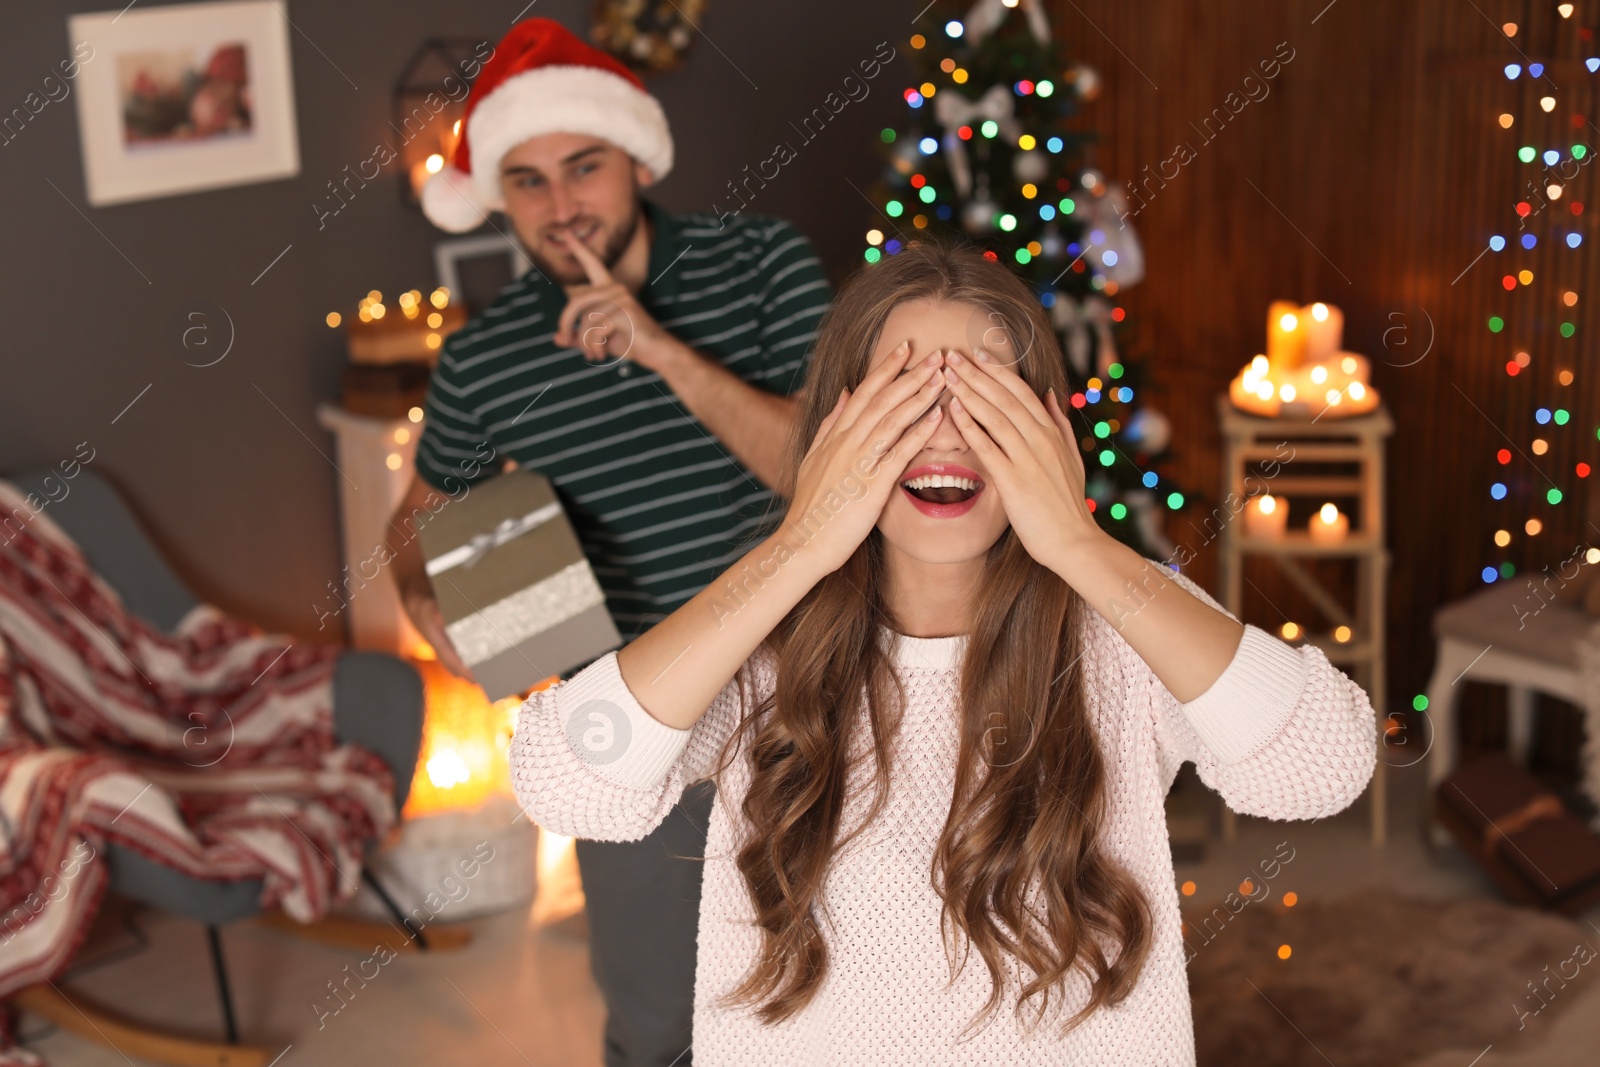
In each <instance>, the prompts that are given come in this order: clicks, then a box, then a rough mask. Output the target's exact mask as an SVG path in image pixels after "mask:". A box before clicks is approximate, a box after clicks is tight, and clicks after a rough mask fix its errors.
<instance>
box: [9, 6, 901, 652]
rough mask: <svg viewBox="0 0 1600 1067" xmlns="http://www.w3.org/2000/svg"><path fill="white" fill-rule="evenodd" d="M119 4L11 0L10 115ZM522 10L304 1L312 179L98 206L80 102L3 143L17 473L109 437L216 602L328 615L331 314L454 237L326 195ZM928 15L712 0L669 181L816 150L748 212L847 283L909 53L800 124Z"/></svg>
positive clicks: (107, 442)
mask: <svg viewBox="0 0 1600 1067" xmlns="http://www.w3.org/2000/svg"><path fill="white" fill-rule="evenodd" d="M120 6H121V4H120V3H104V2H102V3H99V4H78V3H52V2H45V0H39V2H32V3H28V4H15V5H7V11H6V12H5V14H4V16H3V20H4V21H3V23H0V26H3V29H0V41H3V44H0V55H3V57H4V62H0V114H5V113H9V112H10V111H11V109H12V108H13V107H15V106H20V105H21V104H22V103H23V101H24V99H25V98H26V97H27V96H28V94H29V93H30V92H37V91H39V89H40V86H41V83H42V82H43V80H44V79H45V78H46V77H47V76H48V75H50V74H51V73H52V72H53V71H55V69H56V67H57V64H58V63H59V62H60V61H61V60H62V59H64V58H66V57H67V56H68V55H69V52H70V43H69V41H68V36H67V25H66V20H67V17H68V16H69V15H71V14H74V13H78V12H83V11H94V10H107V9H112V8H116V7H120ZM142 6H144V5H141V7H142ZM519 7H520V2H519V0H511V2H501V3H486V2H482V0H465V2H459V3H451V4H441V3H438V2H431V3H423V2H419V0H391V2H387V3H377V2H372V0H332V2H323V3H309V2H306V0H291V2H290V3H289V4H288V11H289V17H290V18H292V19H293V22H294V26H295V27H296V30H292V31H291V34H290V40H291V42H292V49H293V68H294V82H295V95H296V105H297V111H298V116H297V117H298V123H299V143H300V156H301V169H300V174H299V175H298V176H297V177H295V178H293V179H288V180H280V181H274V182H268V183H264V184H257V185H247V186H240V187H236V188H232V189H225V190H219V191H215V192H205V193H196V194H190V195H184V196H176V197H170V198H165V199H160V200H150V201H144V202H141V203H135V204H128V205H121V206H115V207H108V208H92V207H89V206H88V204H87V202H86V200H85V197H84V186H83V172H82V165H81V161H80V158H79V150H78V129H77V127H78V120H77V113H76V103H77V102H76V100H75V99H73V98H72V97H68V98H66V99H64V100H61V101H60V102H58V103H51V104H49V105H47V106H46V107H45V108H44V109H43V110H42V111H41V112H40V113H39V114H38V115H37V116H36V117H35V118H34V120H33V121H32V122H30V123H29V124H28V125H27V126H26V128H25V129H24V130H23V131H22V133H21V134H20V135H18V136H17V137H16V138H15V139H14V140H12V141H10V142H9V143H7V144H4V145H0V204H3V205H4V206H3V208H0V292H3V293H4V294H5V307H6V309H7V310H6V313H5V323H4V332H3V340H0V471H15V470H21V469H24V468H29V467H34V466H52V465H55V464H57V463H59V462H61V461H64V460H69V459H71V458H72V457H73V456H74V453H75V452H78V451H79V447H78V446H79V443H80V442H88V448H92V449H93V450H94V457H95V458H94V460H93V462H92V464H91V465H92V467H93V468H94V469H95V470H97V471H99V472H100V473H102V474H103V475H105V476H107V477H108V478H110V479H111V480H112V481H113V483H114V484H115V485H116V486H117V487H118V488H119V489H121V490H122V492H123V495H124V496H125V497H126V498H127V499H129V500H130V502H131V503H132V505H133V507H134V508H135V510H136V511H137V513H138V515H139V517H140V519H141V520H142V521H143V523H144V525H145V526H146V528H147V529H149V530H150V532H151V533H152V535H153V536H154V538H155V540H156V541H157V543H158V544H159V546H160V547H161V549H162V550H163V552H164V554H165V555H166V556H167V558H168V559H170V560H171V561H172V563H173V565H174V567H175V568H176V569H177V571H178V572H179V574H180V575H181V576H182V577H183V578H184V579H185V580H186V581H187V582H188V583H189V584H190V585H191V586H192V587H193V588H194V589H195V590H196V591H197V592H198V593H199V594H200V595H201V596H202V597H204V598H206V599H208V600H211V601H212V602H214V603H217V604H220V605H221V606H223V607H224V608H226V609H228V610H230V611H234V612H236V613H238V614H240V615H243V616H245V617H247V618H250V619H252V620H254V621H256V622H258V623H260V624H261V625H263V626H266V627H269V628H272V629H280V630H286V631H288V632H291V633H297V634H302V635H307V636H309V635H310V634H312V633H314V632H315V629H316V627H315V616H314V614H313V611H312V605H313V604H314V603H317V602H319V601H321V600H322V598H323V597H324V596H325V595H326V589H325V584H326V583H327V582H328V581H330V580H333V579H336V578H337V577H338V575H339V568H340V565H341V559H340V554H339V531H338V513H337V507H338V496H337V481H338V479H339V475H338V474H337V473H336V472H335V470H334V469H333V467H332V466H331V465H330V460H329V459H328V458H325V457H329V456H331V455H332V453H333V442H332V439H331V438H330V436H329V435H328V434H327V433H326V432H325V431H324V430H322V428H321V427H320V426H319V425H318V424H317V422H316V419H315V415H314V412H315V408H316V406H317V404H318V403H320V402H323V401H327V400H330V399H332V398H334V397H335V396H336V394H337V391H338V376H339V370H340V368H341V366H342V365H343V364H344V361H345V357H344V350H343V343H342V335H341V334H339V333H336V332H335V331H332V330H329V329H328V328H327V327H326V326H325V325H324V324H323V321H322V320H323V316H324V315H325V314H326V313H327V312H328V311H329V310H332V309H335V308H339V309H345V308H348V307H350V306H353V304H354V302H355V300H356V299H358V298H359V296H360V295H361V294H362V293H365V292H366V291H367V290H368V289H372V288H376V289H380V290H382V291H384V292H388V293H392V292H395V291H398V290H402V289H407V288H411V287H413V286H422V287H425V286H426V285H427V284H428V283H429V282H431V280H432V258H431V255H432V247H433V243H434V241H436V240H438V239H439V238H440V237H442V236H445V235H443V234H441V233H439V232H438V231H436V230H434V229H433V228H432V227H431V226H430V225H429V224H428V223H427V222H426V221H425V220H424V219H423V218H422V216H421V214H420V213H419V212H417V211H415V210H413V209H408V208H406V207H404V206H403V205H402V204H401V203H400V202H399V198H398V195H397V193H396V188H395V187H396V184H397V183H398V181H399V179H398V178H395V177H393V176H392V175H391V174H389V173H387V172H386V173H385V175H384V176H383V177H382V178H380V180H379V182H377V183H375V184H374V185H372V186H371V187H370V188H368V189H367V190H364V191H363V192H362V193H361V194H360V196H359V197H358V198H357V199H356V200H354V202H352V203H351V204H350V205H349V206H348V207H346V208H345V209H344V210H343V211H342V212H341V213H340V214H339V215H338V216H337V217H335V218H332V219H329V220H327V226H326V228H325V229H323V230H322V231H320V232H319V231H318V229H317V219H316V215H315V213H314V212H313V210H312V206H311V205H312V204H313V203H314V202H316V201H317V200H318V198H319V196H320V195H321V194H322V193H323V192H324V191H325V183H326V182H327V181H328V180H329V179H331V178H334V177H335V176H336V175H338V174H339V172H340V171H341V169H342V168H343V167H344V166H346V165H347V164H349V165H352V166H354V165H355V164H357V163H359V162H360V161H362V160H364V159H366V158H367V157H368V156H369V155H370V154H371V152H372V148H373V145H374V144H375V143H377V141H378V140H380V139H383V138H385V136H386V131H387V124H388V121H389V115H390V87H391V85H392V84H393V82H394V80H395V78H396V76H397V75H398V73H399V72H400V69H401V67H402V66H403V64H404V63H405V61H406V59H407V58H408V57H409V56H410V54H411V53H412V51H413V50H414V49H415V48H416V47H417V45H418V44H420V43H421V42H422V41H423V40H424V39H425V38H427V37H430V36H450V37H476V38H486V39H492V40H498V39H499V37H500V35H501V34H503V33H504V32H505V30H506V29H507V28H508V26H509V20H510V19H511V18H512V17H513V16H514V15H515V14H516V12H517V10H518V8H519ZM918 7H920V4H910V5H901V4H898V3H896V4H887V3H874V4H862V3H856V2H852V0H820V2H815V3H811V4H779V3H772V2H762V3H757V2H754V0H746V2H738V0H712V2H711V5H710V10H709V12H708V14H707V16H706V18H705V19H704V20H703V22H702V28H703V29H704V30H705V31H706V33H707V34H708V35H709V38H708V39H705V38H703V39H700V40H698V41H697V42H696V44H695V46H694V49H693V51H692V52H691V54H690V59H689V61H688V63H687V65H686V66H685V67H684V68H683V69H682V70H679V71H676V72H673V73H671V74H667V75H663V76H660V77H657V78H655V79H653V80H652V81H651V82H650V83H649V84H650V88H651V91H652V92H654V93H655V94H656V95H657V96H658V97H659V98H660V99H661V101H662V103H663V105H664V107H665V108H666V111H667V115H668V118H669V121H670V122H671V124H672V128H673V134H674V138H675V141H676V150H677V162H676V165H675V169H674V171H673V173H672V174H671V176H670V177H668V178H667V179H666V180H665V181H664V182H662V183H661V184H659V185H658V186H656V187H655V188H654V190H653V192H652V195H653V196H655V197H656V198H657V199H659V200H660V201H661V202H663V203H665V204H667V205H668V206H670V207H674V208H678V209H698V210H706V209H709V208H710V207H711V205H712V204H713V202H715V201H717V200H718V199H719V198H720V197H721V196H722V195H723V192H724V187H725V184H726V183H727V182H728V181H729V180H730V179H732V178H735V177H737V176H739V175H740V173H741V171H742V169H743V167H744V166H745V165H746V164H749V165H750V166H752V168H753V167H754V166H755V165H756V164H757V163H759V162H760V161H761V160H764V159H766V158H767V157H768V156H769V155H771V153H772V149H773V147H774V145H775V144H776V142H777V141H778V140H779V139H787V140H789V141H790V143H791V144H793V145H795V147H796V148H797V150H798V157H797V158H796V159H795V160H794V161H793V162H791V163H790V164H789V165H787V166H786V167H784V169H783V170H782V172H781V173H780V175H779V176H778V178H777V179H776V180H775V181H773V182H772V183H771V184H770V185H769V186H768V188H766V189H765V190H763V191H762V192H761V194H760V196H759V198H758V199H757V201H756V202H755V203H753V204H752V205H751V208H750V210H751V211H753V212H761V213H770V214H781V215H785V216H787V217H789V218H791V219H793V220H794V221H795V222H796V223H797V224H798V225H799V226H800V227H801V229H802V230H804V231H805V232H806V233H807V234H808V235H809V236H810V237H811V238H812V240H813V241H814V242H815V243H816V245H817V247H818V249H819V251H820V252H821V254H822V256H823V259H824V261H825V262H826V263H827V264H828V267H829V270H830V272H831V273H833V274H834V276H835V280H836V281H837V280H839V279H840V278H841V277H842V275H843V274H844V273H845V272H847V271H848V270H849V269H851V268H853V266H854V263H855V256H856V252H857V248H858V242H859V240H860V236H859V235H860V234H862V233H863V232H864V231H865V230H866V228H867V226H868V225H869V223H870V221H871V219H872V210H871V208H870V206H869V205H868V204H867V203H866V202H865V201H863V200H862V199H861V197H860V196H858V195H857V194H856V192H854V191H853V190H852V189H851V187H850V185H849V184H847V179H848V181H849V182H853V183H854V184H855V185H856V186H857V187H859V188H861V189H863V190H865V189H867V188H869V187H870V184H871V182H872V181H873V179H874V178H875V177H876V176H877V174H878V173H879V170H880V163H879V158H878V156H877V155H876V152H875V148H876V141H877V138H876V135H875V131H876V130H877V129H879V128H880V127H882V126H883V125H886V124H889V123H891V122H894V121H896V120H897V119H898V118H899V117H900V115H901V114H902V111H903V105H902V104H900V103H899V98H898V93H899V91H900V89H901V88H903V82H904V78H905V77H906V76H907V75H906V71H907V70H908V69H909V68H908V65H907V63H906V61H905V60H904V59H903V58H898V59H896V60H894V61H893V62H892V63H891V64H890V65H889V67H888V69H887V70H885V71H884V72H883V73H881V74H879V76H878V78H877V79H876V80H875V81H874V82H871V83H869V88H870V92H869V94H868V95H867V96H865V97H864V98H862V99H860V100H859V101H853V102H851V103H849V104H848V105H847V106H845V107H844V108H843V110H842V111H841V112H840V113H839V115H838V116H837V118H835V119H834V121H833V122H832V123H831V124H830V125H829V126H828V127H827V128H826V130H825V131H824V132H823V133H822V135H821V136H819V137H817V138H816V140H814V141H812V142H811V143H809V144H806V145H805V146H804V147H801V142H800V139H799V137H798V135H796V134H795V133H794V131H793V130H792V129H791V128H790V127H789V123H790V122H791V121H793V122H796V123H798V122H799V120H800V119H801V118H802V117H803V116H804V115H806V114H808V113H809V112H810V111H811V109H812V108H813V107H816V106H819V105H820V104H821V103H822V101H823V98H824V97H826V96H827V95H828V94H829V93H830V92H833V91H836V90H839V89H840V87H841V82H842V80H843V79H844V78H845V77H846V76H847V75H849V74H851V73H852V72H853V71H854V70H855V67H856V64H857V63H858V62H859V61H860V60H863V59H866V58H867V57H869V56H871V55H872V53H873V51H874V49H875V48H876V47H877V46H878V43H879V42H881V41H885V40H887V41H889V42H890V43H891V44H892V45H893V47H894V48H895V49H896V50H897V51H898V52H900V53H902V54H903V53H904V51H905V49H906V47H907V45H906V43H905V39H906V36H907V35H908V34H909V32H910V19H911V17H912V15H914V14H915V13H916V11H917V9H918ZM592 8H593V4H592V3H590V2H589V0H543V2H541V3H539V4H538V5H537V7H534V8H533V9H532V10H531V11H530V14H539V15H544V16H547V17H551V18H556V19H559V20H560V21H561V22H563V23H564V24H566V25H567V26H568V27H569V28H571V29H574V30H576V31H578V32H580V33H585V32H586V31H587V27H588V19H589V17H590V12H591V10H592ZM902 8H903V10H902ZM713 42H714V46H713ZM335 64H336V65H337V69H336V67H335ZM341 71H342V73H341ZM347 78H348V80H346V79H347ZM752 80H753V82H754V85H752ZM352 82H353V83H354V85H355V86H356V88H353V87H352V84H351V83H352ZM52 186H54V187H52ZM286 245H292V247H291V248H290V250H289V251H288V253H287V254H285V255H284V256H283V258H282V259H281V260H279V261H278V262H277V264H276V265H275V266H273V267H272V269H271V270H270V271H268V272H267V273H266V275H265V276H264V277H262V278H261V279H260V281H259V282H257V283H255V284H252V279H255V278H256V277H257V276H258V275H260V274H261V272H262V270H263V269H264V268H265V267H266V266H267V265H268V264H269V263H271V262H272V260H273V257H275V256H277V255H278V254H279V253H280V252H282V251H283V249H284V247H285V246H286ZM196 300H209V301H212V302H213V303H214V304H216V305H219V306H220V307H222V308H224V309H225V310H226V311H227V313H228V315H229V316H230V317H231V318H232V320H233V323H234V326H235V329H236V342H235V344H234V347H233V349H232V351H231V352H230V353H229V355H228V356H227V358H226V359H224V360H222V361H221V362H220V363H218V364H216V365H215V366H210V367H205V368H197V367H193V366H188V365H186V364H185V363H184V362H183V361H182V360H181V359H180V358H179V356H178V354H177V351H176V350H175V343H176V336H177V329H176V328H175V327H174V325H173V322H174V320H175V318H176V317H177V316H178V315H180V314H181V313H182V312H183V311H184V310H185V309H187V308H190V307H192V306H194V305H193V302H194V301H196ZM147 386H148V387H149V388H148V390H147V391H146V387H147ZM141 391H144V392H143V395H142V396H140V394H141ZM135 397H139V400H138V402H137V403H135V404H134V405H133V406H132V407H131V408H129V409H128V410H127V411H126V413H125V414H122V415H121V416H120V418H119V417H118V415H119V412H123V410H124V408H126V407H127V405H128V404H129V402H130V401H132V400H133V399H134V398H135ZM113 419H116V420H117V421H116V422H115V423H113V421H112V420H113ZM81 454H87V449H84V450H83V451H82V453H81Z"/></svg>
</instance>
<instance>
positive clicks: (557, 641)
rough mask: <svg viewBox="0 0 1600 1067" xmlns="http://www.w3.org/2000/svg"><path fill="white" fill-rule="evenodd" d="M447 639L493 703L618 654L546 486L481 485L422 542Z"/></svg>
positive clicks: (499, 479)
mask: <svg viewBox="0 0 1600 1067" xmlns="http://www.w3.org/2000/svg"><path fill="white" fill-rule="evenodd" d="M419 536H420V539H421V543H422V552H423V555H424V556H426V557H427V560H428V564H427V570H428V577H429V579H430V580H431V581H432V583H433V589H434V593H435V594H436V595H437V596H438V598H439V610H440V612H441V613H442V614H443V615H444V620H445V632H446V633H448V634H449V635H450V640H451V642H452V643H453V644H454V645H455V647H456V651H457V652H459V653H461V658H462V659H463V660H464V661H465V662H466V664H467V666H468V667H470V668H471V669H472V674H473V677H474V678H476V679H477V681H478V684H479V685H481V686H483V688H484V691H485V692H486V693H487V694H488V696H489V699H490V700H499V699H501V698H503V697H508V696H512V695H514V694H520V693H522V692H525V691H526V690H528V689H530V688H531V687H533V686H534V685H536V684H538V683H539V682H540V681H542V680H544V679H545V678H548V677H550V676H551V675H553V674H561V673H563V672H565V671H568V670H571V669H572V668H573V667H578V666H581V665H583V664H585V663H587V662H589V661H590V660H592V659H595V658H597V657H599V656H603V655H604V654H605V653H607V652H609V651H611V650H612V649H614V648H617V647H619V646H621V644H622V636H621V635H620V634H619V633H618V632H617V627H616V624H615V623H613V622H612V621H611V615H610V614H609V613H608V612H607V611H606V604H605V595H604V594H603V593H602V592H601V590H600V583H599V582H598V581H596V580H595V576H594V571H593V570H591V569H590V567H589V561H588V560H587V559H586V558H584V555H583V549H582V547H581V546H580V545H579V544H578V538H577V536H576V535H575V534H574V533H573V532H572V525H571V524H570V523H569V522H568V521H567V517H566V514H565V512H563V511H562V509H561V504H560V502H559V501H558V500H557V499H556V494H555V490H554V489H553V488H551V485H550V481H549V479H547V478H545V477H544V476H543V475H540V474H535V473H533V472H531V471H513V472H511V473H509V474H501V475H498V476H496V477H493V478H489V479H486V480H485V481H482V482H479V483H477V484H476V485H474V486H472V488H471V489H470V490H469V491H468V492H467V494H466V495H465V496H464V497H462V498H461V499H460V500H456V501H452V502H451V503H449V504H447V505H445V506H444V507H443V508H441V509H440V510H439V512H438V514H436V515H434V516H433V517H432V518H431V519H430V520H429V521H428V522H427V523H426V524H424V525H423V526H422V528H421V530H420V532H419Z"/></svg>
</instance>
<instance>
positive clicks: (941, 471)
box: [900, 463, 984, 519]
mask: <svg viewBox="0 0 1600 1067" xmlns="http://www.w3.org/2000/svg"><path fill="white" fill-rule="evenodd" d="M983 490H984V483H983V480H982V479H981V478H979V477H978V475H977V473H976V472H974V471H970V470H968V469H967V468H966V467H961V466H957V465H955V464H953V463H926V464H924V465H922V466H920V467H918V468H916V469H915V470H912V471H908V472H906V475H905V476H904V477H903V478H901V479H900V491H901V492H902V493H904V494H905V495H906V499H907V500H909V501H910V502H911V506H912V507H914V508H916V509H917V510H918V511H920V512H922V514H924V515H926V516H928V517H929V518H932V519H953V518H956V517H957V516H960V515H965V514H966V513H967V512H969V511H971V510H972V508H973V506H974V505H975V504H976V503H977V502H978V497H979V496H980V495H982V493H983Z"/></svg>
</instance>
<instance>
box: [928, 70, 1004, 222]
mask: <svg viewBox="0 0 1600 1067" xmlns="http://www.w3.org/2000/svg"><path fill="white" fill-rule="evenodd" d="M1012 103H1013V101H1012V95H1011V86H1009V85H991V86H990V87H989V91H988V92H986V93H984V94H983V95H982V96H980V97H978V99H976V100H968V99H967V98H966V97H964V96H962V95H961V94H960V93H958V92H956V91H955V90H954V89H945V90H944V91H942V92H940V93H939V94H938V95H937V96H935V97H934V98H933V113H934V116H935V117H936V118H938V120H939V125H941V126H943V127H944V138H943V140H944V151H945V154H946V155H947V156H948V157H949V158H950V177H951V178H952V179H953V180H954V181H955V183H956V192H958V193H960V194H961V195H962V197H966V196H968V195H969V194H971V192H972V166H971V164H970V163H968V162H967V142H965V141H963V140H962V139H961V138H960V137H959V136H958V135H957V134H956V130H957V129H959V128H960V127H962V126H977V125H980V124H981V123H982V122H983V120H985V119H993V120H994V121H995V122H996V123H998V124H999V126H1000V132H1001V134H1002V135H1004V137H1005V139H1006V140H1008V141H1013V142H1014V141H1016V140H1017V138H1019V137H1021V136H1022V127H1021V125H1020V124H1019V123H1018V122H1017V115H1016V111H1015V109H1014V108H1013V106H1012Z"/></svg>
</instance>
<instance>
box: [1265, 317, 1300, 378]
mask: <svg viewBox="0 0 1600 1067" xmlns="http://www.w3.org/2000/svg"><path fill="white" fill-rule="evenodd" d="M1300 312H1301V309H1300V305H1298V304H1296V303H1294V302H1292V301H1289V300H1274V301H1273V302H1272V306H1271V307H1269V308H1267V362H1268V363H1270V364H1271V365H1272V367H1273V369H1274V370H1293V369H1294V368H1295V367H1298V366H1299V365H1300V359H1301V357H1302V356H1303V355H1304V354H1305V329H1304V324H1303V323H1302V322H1301V314H1300Z"/></svg>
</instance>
